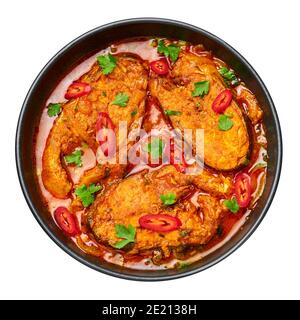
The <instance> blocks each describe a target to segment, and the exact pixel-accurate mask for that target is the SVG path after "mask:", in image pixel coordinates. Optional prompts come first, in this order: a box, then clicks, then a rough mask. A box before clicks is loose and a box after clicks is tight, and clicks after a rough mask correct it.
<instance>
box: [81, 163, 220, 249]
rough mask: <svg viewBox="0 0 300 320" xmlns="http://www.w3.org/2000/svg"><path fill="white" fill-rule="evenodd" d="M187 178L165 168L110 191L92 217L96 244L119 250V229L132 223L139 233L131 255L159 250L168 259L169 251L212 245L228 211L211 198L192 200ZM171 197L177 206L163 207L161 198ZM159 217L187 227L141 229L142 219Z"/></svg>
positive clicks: (199, 196) (131, 178) (99, 200)
mask: <svg viewBox="0 0 300 320" xmlns="http://www.w3.org/2000/svg"><path fill="white" fill-rule="evenodd" d="M183 176H184V175H182V174H180V173H179V172H177V170H176V169H175V168H174V167H173V166H165V167H163V168H161V169H159V170H157V171H152V172H148V171H143V172H140V173H138V174H135V175H132V176H129V177H127V178H125V179H123V180H122V181H121V182H119V183H116V184H113V185H111V186H110V187H108V188H107V189H106V190H105V191H104V192H103V193H102V194H99V195H98V196H97V199H96V201H95V202H94V204H93V205H92V206H91V207H90V208H89V209H88V212H87V215H88V221H89V225H90V227H91V230H92V231H93V233H94V235H95V236H96V238H97V240H98V241H99V242H101V243H104V244H107V245H110V246H114V245H115V244H116V243H117V242H118V241H120V239H119V238H118V237H117V236H116V233H115V226H116V224H122V225H125V226H128V225H129V224H131V225H132V226H133V227H135V228H136V240H135V243H134V244H131V245H130V246H129V251H128V253H129V254H135V253H138V252H142V251H145V250H151V249H157V248H158V249H162V251H163V252H164V253H165V255H168V252H169V251H170V249H172V248H174V247H178V246H180V245H183V244H184V245H200V244H205V243H207V242H208V241H209V240H210V239H211V237H212V236H213V235H214V234H215V232H216V229H217V226H218V222H219V219H220V218H221V216H222V214H223V213H224V212H225V210H226V209H225V208H224V207H223V206H222V204H221V202H220V200H218V199H216V198H214V197H213V196H211V195H208V194H201V193H200V194H196V198H197V199H194V200H193V201H190V200H189V199H188V197H187V195H188V194H189V193H190V192H191V191H192V190H193V187H192V185H190V184H189V181H188V179H189V178H188V177H186V179H182V177H183ZM129 190H130V192H129ZM166 193H174V194H175V195H176V199H177V203H176V204H175V205H173V206H169V207H167V206H165V205H164V204H163V203H162V201H161V199H160V196H161V195H162V194H166ZM185 197H186V199H185ZM195 202H197V203H198V204H197V205H195ZM158 213H164V214H168V215H171V216H173V217H177V218H178V219H179V220H180V221H181V223H182V225H181V226H180V228H179V229H178V230H174V231H171V232H155V231H151V230H148V229H144V228H142V227H141V226H140V224H139V218H140V217H142V216H144V215H146V214H158ZM184 230H189V234H188V237H186V236H185V232H182V231H184Z"/></svg>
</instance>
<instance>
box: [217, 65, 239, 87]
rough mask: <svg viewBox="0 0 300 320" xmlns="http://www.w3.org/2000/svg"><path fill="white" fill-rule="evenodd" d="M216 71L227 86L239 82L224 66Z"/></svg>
mask: <svg viewBox="0 0 300 320" xmlns="http://www.w3.org/2000/svg"><path fill="white" fill-rule="evenodd" d="M218 71H219V73H220V75H221V76H222V77H223V79H224V81H225V83H226V84H227V85H228V86H229V85H233V86H236V85H238V84H239V80H238V78H237V76H236V75H235V73H234V72H233V71H232V70H228V69H227V68H226V67H222V68H220V69H219V70H218Z"/></svg>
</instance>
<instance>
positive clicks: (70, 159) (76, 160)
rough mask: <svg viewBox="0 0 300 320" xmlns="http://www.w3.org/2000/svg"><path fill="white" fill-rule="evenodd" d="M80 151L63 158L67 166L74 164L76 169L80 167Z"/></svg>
mask: <svg viewBox="0 0 300 320" xmlns="http://www.w3.org/2000/svg"><path fill="white" fill-rule="evenodd" d="M81 156H82V151H81V150H75V151H73V152H72V153H71V154H68V155H66V156H64V159H65V161H66V163H67V164H76V166H77V167H81V166H82V159H81Z"/></svg>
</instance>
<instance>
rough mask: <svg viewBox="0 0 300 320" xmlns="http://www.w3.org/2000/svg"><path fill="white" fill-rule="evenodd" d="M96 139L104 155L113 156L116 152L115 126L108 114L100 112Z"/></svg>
mask: <svg viewBox="0 0 300 320" xmlns="http://www.w3.org/2000/svg"><path fill="white" fill-rule="evenodd" d="M96 139H97V141H98V142H99V145H100V148H101V150H102V152H103V153H104V155H105V156H106V157H107V156H108V155H110V156H113V155H114V154H112V153H114V151H115V150H116V135H115V125H114V124H113V122H112V120H111V118H110V116H109V115H108V113H106V112H99V115H98V118H97V121H96Z"/></svg>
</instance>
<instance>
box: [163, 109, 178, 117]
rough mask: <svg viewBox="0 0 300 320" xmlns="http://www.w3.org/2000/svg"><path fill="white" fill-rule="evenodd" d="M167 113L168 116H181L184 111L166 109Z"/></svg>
mask: <svg viewBox="0 0 300 320" xmlns="http://www.w3.org/2000/svg"><path fill="white" fill-rule="evenodd" d="M165 114H166V115H167V116H180V115H181V114H182V112H180V111H175V110H165Z"/></svg>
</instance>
